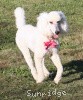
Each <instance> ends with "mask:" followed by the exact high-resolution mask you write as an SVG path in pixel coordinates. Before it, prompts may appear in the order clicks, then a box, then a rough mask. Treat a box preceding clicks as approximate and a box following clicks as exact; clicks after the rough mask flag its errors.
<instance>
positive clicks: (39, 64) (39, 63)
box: [34, 55, 45, 83]
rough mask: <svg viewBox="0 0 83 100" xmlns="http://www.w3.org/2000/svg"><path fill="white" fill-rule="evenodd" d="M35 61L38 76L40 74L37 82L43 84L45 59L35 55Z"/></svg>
mask: <svg viewBox="0 0 83 100" xmlns="http://www.w3.org/2000/svg"><path fill="white" fill-rule="evenodd" d="M34 60H35V66H36V69H37V74H38V79H37V81H36V82H37V83H41V82H42V81H43V80H44V79H45V76H44V71H43V66H42V60H43V58H41V57H39V56H37V55H34Z"/></svg>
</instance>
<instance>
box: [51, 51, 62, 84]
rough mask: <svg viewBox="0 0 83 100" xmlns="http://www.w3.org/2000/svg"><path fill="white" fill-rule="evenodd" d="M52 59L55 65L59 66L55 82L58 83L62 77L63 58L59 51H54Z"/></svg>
mask: <svg viewBox="0 0 83 100" xmlns="http://www.w3.org/2000/svg"><path fill="white" fill-rule="evenodd" d="M51 60H52V61H53V63H54V65H55V66H56V68H57V74H56V77H55V78H54V82H55V83H56V84H58V82H59V81H60V79H61V77H62V73H63V66H62V64H61V60H60V58H59V55H58V53H57V52H53V55H52V57H51Z"/></svg>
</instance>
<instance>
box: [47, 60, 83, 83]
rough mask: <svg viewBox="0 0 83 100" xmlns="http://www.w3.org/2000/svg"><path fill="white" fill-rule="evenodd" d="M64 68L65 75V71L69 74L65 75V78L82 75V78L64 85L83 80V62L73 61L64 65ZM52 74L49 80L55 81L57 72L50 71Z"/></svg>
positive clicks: (71, 80)
mask: <svg viewBox="0 0 83 100" xmlns="http://www.w3.org/2000/svg"><path fill="white" fill-rule="evenodd" d="M63 66H64V73H65V71H68V73H66V74H64V75H63V77H68V76H70V75H72V74H73V75H74V74H75V73H77V74H79V75H80V77H78V78H74V79H70V80H68V81H66V82H63V83H64V84H66V83H71V82H73V81H76V80H80V79H82V78H83V60H72V61H70V62H68V63H66V64H64V65H63ZM50 73H51V74H50V76H49V79H50V80H53V79H54V77H55V75H56V71H54V70H53V71H50Z"/></svg>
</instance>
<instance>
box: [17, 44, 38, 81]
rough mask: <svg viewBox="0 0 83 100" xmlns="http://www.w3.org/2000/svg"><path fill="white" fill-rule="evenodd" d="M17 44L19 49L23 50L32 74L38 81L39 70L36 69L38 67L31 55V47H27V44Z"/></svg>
mask: <svg viewBox="0 0 83 100" xmlns="http://www.w3.org/2000/svg"><path fill="white" fill-rule="evenodd" d="M17 45H18V47H19V49H20V50H21V52H22V54H23V56H24V58H25V61H26V62H27V64H28V66H29V68H30V70H31V74H32V76H33V78H34V79H35V80H36V81H37V71H36V68H35V67H34V64H33V60H32V57H31V55H30V51H29V49H28V48H27V46H26V45H23V44H22V43H21V44H20V43H19V44H18V43H17Z"/></svg>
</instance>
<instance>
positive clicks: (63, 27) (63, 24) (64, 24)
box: [59, 11, 68, 32]
mask: <svg viewBox="0 0 83 100" xmlns="http://www.w3.org/2000/svg"><path fill="white" fill-rule="evenodd" d="M59 14H60V16H61V23H60V28H61V30H62V31H63V32H67V31H68V24H67V20H66V17H65V15H64V13H63V12H62V11H59Z"/></svg>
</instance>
